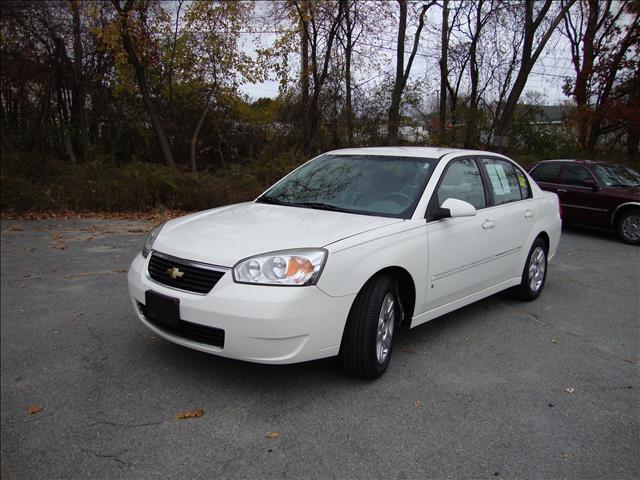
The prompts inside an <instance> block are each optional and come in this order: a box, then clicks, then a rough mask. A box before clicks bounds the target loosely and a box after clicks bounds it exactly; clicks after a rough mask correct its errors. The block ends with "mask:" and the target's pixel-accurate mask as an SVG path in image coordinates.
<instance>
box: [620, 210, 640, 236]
mask: <svg viewBox="0 0 640 480" xmlns="http://www.w3.org/2000/svg"><path fill="white" fill-rule="evenodd" d="M617 227H618V236H619V237H620V238H621V239H622V241H623V242H625V243H630V244H631V245H640V208H631V209H629V210H627V211H625V212H622V214H621V215H620V218H619V219H618V225H617Z"/></svg>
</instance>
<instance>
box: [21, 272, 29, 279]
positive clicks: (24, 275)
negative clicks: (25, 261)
mask: <svg viewBox="0 0 640 480" xmlns="http://www.w3.org/2000/svg"><path fill="white" fill-rule="evenodd" d="M30 276H31V274H30V273H23V274H22V278H29V277H30Z"/></svg>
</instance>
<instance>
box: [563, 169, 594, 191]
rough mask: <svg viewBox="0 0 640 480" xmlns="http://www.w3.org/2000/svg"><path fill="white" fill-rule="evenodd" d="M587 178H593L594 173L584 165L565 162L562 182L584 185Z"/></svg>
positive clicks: (578, 185)
mask: <svg viewBox="0 0 640 480" xmlns="http://www.w3.org/2000/svg"><path fill="white" fill-rule="evenodd" d="M585 180H593V175H591V172H589V170H587V169H586V168H585V167H583V166H582V165H572V164H565V165H564V170H563V174H562V183H563V184H564V185H575V186H577V187H584V186H585V184H584V181H585Z"/></svg>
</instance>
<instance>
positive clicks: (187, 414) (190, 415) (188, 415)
mask: <svg viewBox="0 0 640 480" xmlns="http://www.w3.org/2000/svg"><path fill="white" fill-rule="evenodd" d="M203 415H204V410H202V409H201V408H196V409H195V410H190V411H188V412H180V413H178V414H177V415H176V420H183V419H185V418H198V417H201V416H203Z"/></svg>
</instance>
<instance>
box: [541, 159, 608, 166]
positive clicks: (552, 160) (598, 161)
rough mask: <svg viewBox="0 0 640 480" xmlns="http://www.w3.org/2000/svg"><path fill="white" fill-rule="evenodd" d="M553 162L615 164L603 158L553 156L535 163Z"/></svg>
mask: <svg viewBox="0 0 640 480" xmlns="http://www.w3.org/2000/svg"><path fill="white" fill-rule="evenodd" d="M551 162H567V163H578V164H581V165H613V163H608V162H603V161H601V160H585V159H578V158H552V159H549V160H541V161H539V162H535V163H551Z"/></svg>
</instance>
